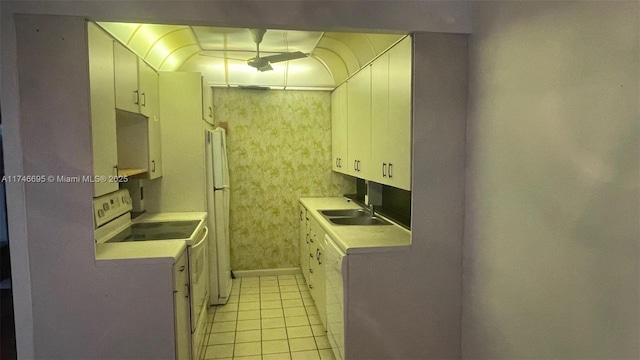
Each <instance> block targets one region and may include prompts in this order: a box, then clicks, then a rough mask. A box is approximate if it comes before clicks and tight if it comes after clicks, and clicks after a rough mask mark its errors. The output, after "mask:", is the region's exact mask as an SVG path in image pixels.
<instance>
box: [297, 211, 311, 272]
mask: <svg viewBox="0 0 640 360" xmlns="http://www.w3.org/2000/svg"><path fill="white" fill-rule="evenodd" d="M298 214H299V219H300V229H299V239H298V243H299V244H300V270H301V271H302V275H303V276H304V278H305V280H306V281H307V284H308V283H309V231H308V226H307V224H308V218H307V216H308V215H307V209H305V207H304V206H302V204H299V205H298Z"/></svg>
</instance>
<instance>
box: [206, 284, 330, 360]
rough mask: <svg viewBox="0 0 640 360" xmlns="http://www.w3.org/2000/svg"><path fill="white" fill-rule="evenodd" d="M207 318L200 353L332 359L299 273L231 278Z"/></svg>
mask: <svg viewBox="0 0 640 360" xmlns="http://www.w3.org/2000/svg"><path fill="white" fill-rule="evenodd" d="M208 320H209V323H208V324H207V331H208V334H207V337H206V348H205V351H204V352H203V354H204V359H237V360H241V359H242V360H244V359H246V360H253V359H258V360H260V359H261V360H298V359H300V360H307V359H314V360H335V358H334V356H333V352H332V350H331V346H330V345H329V341H328V339H327V333H326V332H325V331H324V327H323V326H322V323H321V321H320V317H319V316H318V310H317V309H316V306H315V304H314V302H313V299H312V298H311V294H310V293H309V290H308V289H307V284H306V283H305V280H304V277H303V276H302V275H278V276H260V277H245V278H238V279H234V280H233V287H232V290H231V296H230V297H229V302H228V303H227V304H226V305H221V306H212V307H210V308H209V319H208Z"/></svg>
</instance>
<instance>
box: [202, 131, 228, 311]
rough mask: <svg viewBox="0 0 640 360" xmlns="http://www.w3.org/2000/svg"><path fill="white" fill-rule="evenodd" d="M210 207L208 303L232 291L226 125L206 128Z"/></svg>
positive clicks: (221, 299) (222, 299)
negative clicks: (224, 127) (212, 128)
mask: <svg viewBox="0 0 640 360" xmlns="http://www.w3.org/2000/svg"><path fill="white" fill-rule="evenodd" d="M205 138H206V142H205V161H206V172H207V211H208V213H209V219H208V221H209V229H212V230H211V231H210V234H211V236H210V243H209V265H210V266H209V281H210V291H209V304H210V305H218V304H226V303H227V301H228V300H229V294H230V293H231V251H230V243H229V195H230V191H231V188H230V186H229V166H228V163H227V141H226V133H225V130H224V129H223V128H216V129H214V130H205Z"/></svg>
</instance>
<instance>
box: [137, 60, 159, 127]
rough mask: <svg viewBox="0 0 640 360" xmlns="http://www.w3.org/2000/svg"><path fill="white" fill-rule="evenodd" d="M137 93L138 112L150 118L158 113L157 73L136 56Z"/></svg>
mask: <svg viewBox="0 0 640 360" xmlns="http://www.w3.org/2000/svg"><path fill="white" fill-rule="evenodd" d="M138 94H139V100H138V105H139V111H135V112H139V113H140V114H142V115H144V116H146V117H148V118H151V117H152V116H154V115H156V116H157V115H158V73H157V72H156V71H155V70H154V69H153V68H152V67H151V66H149V64H147V63H145V62H144V61H142V59H140V58H138Z"/></svg>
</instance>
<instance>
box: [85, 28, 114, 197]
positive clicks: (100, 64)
mask: <svg viewBox="0 0 640 360" xmlns="http://www.w3.org/2000/svg"><path fill="white" fill-rule="evenodd" d="M87 31H88V38H89V77H90V84H89V88H90V96H91V136H92V146H93V175H94V176H104V177H106V178H107V179H108V177H109V176H115V175H117V170H118V149H117V145H116V144H117V142H116V109H115V92H114V88H113V77H114V74H113V42H114V41H113V39H112V38H111V37H109V35H107V34H106V33H105V32H104V31H103V30H102V29H101V28H99V27H98V26H97V25H96V24H94V23H88V24H87ZM116 190H118V183H117V182H114V181H97V182H94V193H93V196H101V195H104V194H108V193H110V192H113V191H116Z"/></svg>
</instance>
